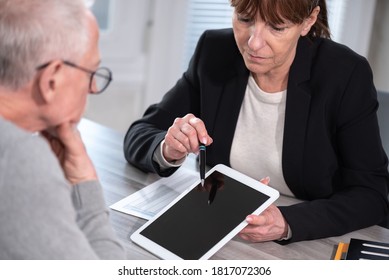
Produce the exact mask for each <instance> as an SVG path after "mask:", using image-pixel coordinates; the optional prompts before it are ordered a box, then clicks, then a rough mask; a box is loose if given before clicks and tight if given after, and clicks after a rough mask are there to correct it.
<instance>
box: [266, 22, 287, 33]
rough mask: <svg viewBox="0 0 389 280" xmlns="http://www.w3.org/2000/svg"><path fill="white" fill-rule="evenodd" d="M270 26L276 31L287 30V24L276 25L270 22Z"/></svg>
mask: <svg viewBox="0 0 389 280" xmlns="http://www.w3.org/2000/svg"><path fill="white" fill-rule="evenodd" d="M269 26H270V28H271V29H273V30H274V31H276V32H282V31H285V29H286V27H285V26H276V25H273V24H269Z"/></svg>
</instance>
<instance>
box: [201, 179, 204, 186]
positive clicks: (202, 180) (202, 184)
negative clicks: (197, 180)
mask: <svg viewBox="0 0 389 280" xmlns="http://www.w3.org/2000/svg"><path fill="white" fill-rule="evenodd" d="M201 186H202V187H204V179H201Z"/></svg>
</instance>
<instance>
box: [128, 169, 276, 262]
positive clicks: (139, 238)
mask: <svg viewBox="0 0 389 280" xmlns="http://www.w3.org/2000/svg"><path fill="white" fill-rule="evenodd" d="M214 171H218V172H220V173H222V174H224V175H226V176H229V177H231V178H233V179H235V180H237V181H239V182H241V183H243V184H244V185H245V186H246V187H250V188H253V189H255V190H257V191H259V192H261V193H263V194H265V195H267V196H268V197H269V198H268V199H267V200H266V201H265V202H264V203H262V204H261V205H260V206H259V207H258V208H257V209H256V210H255V211H254V212H253V213H252V214H254V215H259V214H260V213H262V212H263V211H264V210H265V209H266V208H267V207H268V206H270V205H271V204H272V203H273V202H274V201H275V200H276V199H277V198H278V197H279V195H280V194H279V192H278V191H277V190H275V189H273V188H271V187H269V186H267V185H264V184H262V183H261V182H259V181H257V180H255V179H253V178H250V177H248V176H246V175H244V174H242V173H240V172H238V171H236V170H234V169H232V168H230V167H228V166H226V165H223V164H218V165H216V166H214V167H213V168H212V169H210V170H209V171H208V172H207V173H206V176H205V177H208V176H209V175H210V174H212V173H213V172H214ZM199 183H200V180H198V181H196V182H195V183H193V184H192V185H191V186H190V187H189V188H188V189H187V190H186V191H184V192H183V193H182V194H180V195H179V196H178V197H177V198H176V199H174V200H173V201H172V202H171V203H169V204H168V205H167V206H166V207H165V208H163V209H162V210H161V211H160V212H159V213H158V214H157V215H155V216H154V217H153V218H152V219H150V220H149V221H147V222H146V223H145V224H144V225H143V226H141V227H140V228H139V229H138V230H136V231H135V232H134V233H133V234H132V235H131V240H132V241H133V242H134V243H136V244H138V245H139V246H141V247H143V248H144V249H146V250H148V251H149V252H151V253H152V254H154V255H156V256H157V257H159V258H161V259H167V260H174V259H178V260H180V259H182V258H181V257H179V256H177V255H176V254H174V253H172V252H171V251H169V250H168V249H166V248H164V247H162V246H160V245H159V244H157V243H155V242H154V241H152V240H150V239H149V238H147V237H145V236H144V235H141V234H140V232H142V231H143V230H144V229H145V228H146V227H148V226H149V225H150V224H151V223H152V222H154V221H155V220H157V219H158V217H159V216H161V215H162V214H163V213H164V212H166V211H167V210H168V209H170V208H171V207H172V206H173V205H174V204H175V203H177V202H178V201H179V200H180V199H181V198H182V197H184V196H185V195H186V194H187V193H188V192H190V191H191V190H192V189H193V188H195V187H196V186H197V185H198V184H199ZM246 225H247V222H246V221H245V220H243V221H242V222H241V223H240V224H239V225H237V226H236V227H235V229H233V230H232V231H231V232H230V233H229V234H227V235H226V236H224V238H222V239H221V240H219V242H218V243H217V244H216V245H214V246H213V247H212V248H211V249H210V250H209V251H207V252H206V253H205V254H204V255H203V256H201V258H199V259H200V260H201V259H209V258H210V257H211V256H212V255H213V254H215V253H216V252H217V251H218V250H219V249H220V248H221V247H222V246H224V245H225V244H226V243H227V242H228V241H229V240H231V239H232V238H233V237H234V236H235V235H236V234H238V233H239V232H240V231H241V230H242V229H243V228H244V227H245V226H246Z"/></svg>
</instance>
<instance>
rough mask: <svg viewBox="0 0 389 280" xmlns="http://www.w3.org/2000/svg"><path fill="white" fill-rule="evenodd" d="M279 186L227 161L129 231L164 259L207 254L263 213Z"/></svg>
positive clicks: (204, 257)
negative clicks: (261, 180) (257, 178)
mask: <svg viewBox="0 0 389 280" xmlns="http://www.w3.org/2000/svg"><path fill="white" fill-rule="evenodd" d="M278 197H279V192H278V191H277V190H275V189H273V188H271V187H269V186H266V185H264V184H262V183H260V182H259V181H257V180H255V179H253V178H250V177H248V176H246V175H244V174H242V173H240V172H238V171H236V170H233V169H231V168H229V167H227V166H225V165H221V164H219V165H216V166H215V167H213V168H212V169H211V170H209V171H208V172H207V174H206V178H205V183H204V186H201V183H200V180H198V182H196V183H195V184H193V185H191V186H188V189H187V190H186V191H184V192H183V193H182V194H181V195H179V196H178V197H177V198H176V199H175V200H174V201H172V202H171V203H170V204H169V205H167V206H166V207H165V208H164V209H163V210H161V211H160V212H159V213H158V214H157V215H156V216H154V217H153V218H152V219H151V220H149V221H148V222H146V223H145V224H144V225H143V226H142V227H141V228H139V229H138V230H137V231H135V232H134V233H133V234H132V235H131V240H132V241H133V242H135V243H136V244H138V245H139V246H141V247H143V248H145V249H146V250H148V251H150V252H151V253H152V254H154V255H156V256H157V257H159V258H161V259H184V260H196V259H208V258H209V257H211V256H212V255H213V254H214V253H216V251H217V250H219V249H220V248H221V247H222V246H223V245H224V244H226V243H227V242H228V241H229V240H231V239H232V238H233V237H234V236H235V235H236V234H237V233H239V231H241V230H242V229H243V228H244V227H245V226H246V225H247V222H246V221H245V219H246V216H247V215H249V214H260V213H261V212H262V211H264V210H265V209H266V208H267V207H268V206H269V205H270V204H272V203H273V202H274V201H275V200H276V199H277V198H278Z"/></svg>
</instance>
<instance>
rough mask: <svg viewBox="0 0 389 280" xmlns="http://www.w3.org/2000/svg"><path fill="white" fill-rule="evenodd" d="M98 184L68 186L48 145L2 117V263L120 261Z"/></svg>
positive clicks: (0, 157) (0, 134)
mask: <svg viewBox="0 0 389 280" xmlns="http://www.w3.org/2000/svg"><path fill="white" fill-rule="evenodd" d="M123 258H125V252H124V249H123V247H122V246H121V244H120V243H119V242H118V240H117V238H116V236H115V233H114V232H113V230H112V228H111V226H110V223H109V216H108V210H107V208H106V206H105V203H104V199H103V195H102V190H101V186H100V184H99V182H98V181H89V182H84V183H82V184H79V185H76V186H71V185H70V184H69V183H68V181H67V180H66V179H65V177H64V174H63V171H62V169H61V167H60V165H59V162H58V160H57V158H56V157H55V155H54V154H53V153H52V152H51V149H50V147H49V145H48V144H47V142H46V141H45V140H44V139H43V138H42V137H40V136H39V135H32V134H31V133H28V132H26V131H24V130H22V129H20V128H18V127H17V126H15V125H13V124H11V123H10V122H7V121H5V120H4V119H2V118H0V259H123Z"/></svg>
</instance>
